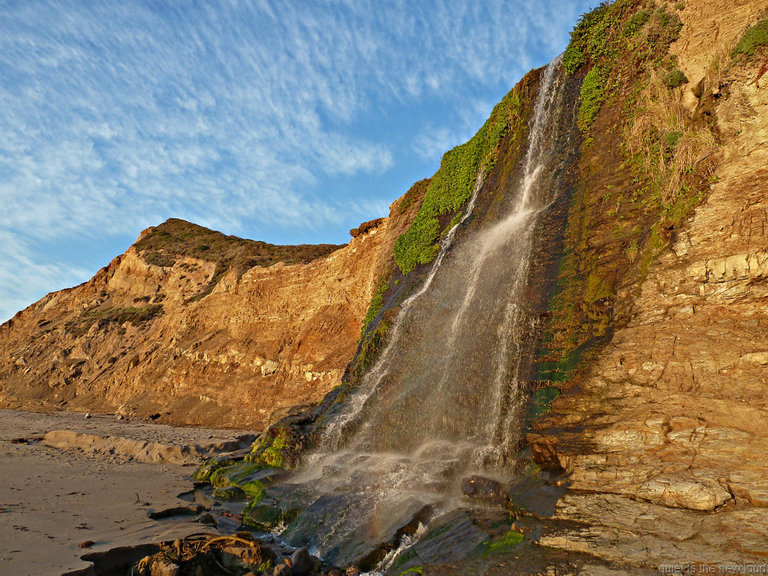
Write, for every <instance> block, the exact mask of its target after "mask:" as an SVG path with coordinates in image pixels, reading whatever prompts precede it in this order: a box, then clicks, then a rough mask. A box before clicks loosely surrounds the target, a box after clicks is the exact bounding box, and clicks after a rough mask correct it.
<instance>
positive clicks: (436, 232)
mask: <svg viewBox="0 0 768 576" xmlns="http://www.w3.org/2000/svg"><path fill="white" fill-rule="evenodd" d="M521 107H522V102H521V99H520V96H519V94H517V92H516V91H515V90H512V91H511V92H510V93H509V94H507V95H506V96H505V97H504V99H503V100H502V101H501V102H500V103H499V104H497V105H496V107H495V108H494V109H493V112H492V113H491V116H490V118H488V120H487V121H486V122H485V124H483V126H482V128H480V130H479V131H478V132H477V134H475V135H474V136H473V137H472V139H470V140H469V141H468V142H466V143H464V144H462V145H460V146H456V147H455V148H454V149H453V150H450V151H448V152H446V153H445V154H444V155H443V159H442V162H441V163H440V169H439V170H438V171H437V172H436V173H435V175H434V176H433V177H432V179H431V180H430V181H429V186H428V187H427V190H426V193H425V196H424V201H423V202H422V204H421V208H420V209H419V212H418V213H417V214H416V217H415V218H414V221H413V223H412V224H411V226H410V228H409V229H408V230H407V231H406V232H405V233H403V234H402V235H401V236H400V237H399V238H398V239H397V241H396V242H395V251H394V256H395V263H396V264H397V266H398V268H399V269H400V271H401V272H402V273H403V274H408V273H409V272H410V271H411V270H413V269H414V268H415V267H416V266H417V265H419V264H428V263H429V262H431V261H432V260H433V259H434V258H435V256H436V255H437V253H438V251H439V245H438V239H439V237H440V222H439V217H440V216H441V215H443V214H448V213H452V212H458V211H460V210H461V209H462V208H463V207H464V204H466V202H467V200H468V199H469V197H470V196H471V194H472V189H473V187H474V185H475V181H476V180H477V176H478V173H479V171H480V170H481V168H483V166H485V165H487V164H488V163H492V162H495V159H496V153H497V149H498V146H499V144H500V143H501V140H502V138H503V137H504V136H505V135H506V134H507V133H508V132H509V130H510V127H511V126H513V125H514V124H515V123H516V122H517V121H518V120H519V116H520V112H521Z"/></svg>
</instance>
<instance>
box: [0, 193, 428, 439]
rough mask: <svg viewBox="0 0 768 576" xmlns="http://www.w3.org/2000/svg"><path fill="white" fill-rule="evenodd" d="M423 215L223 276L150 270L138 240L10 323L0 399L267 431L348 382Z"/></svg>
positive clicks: (0, 341) (9, 403)
mask: <svg viewBox="0 0 768 576" xmlns="http://www.w3.org/2000/svg"><path fill="white" fill-rule="evenodd" d="M417 209H418V203H416V204H414V205H412V206H410V207H409V209H408V210H405V211H403V213H402V214H401V213H400V210H399V209H398V204H397V203H395V204H394V205H393V216H391V217H390V218H387V219H385V220H384V221H383V222H382V223H380V224H379V225H378V226H376V227H375V228H372V229H370V230H368V231H366V232H365V233H363V234H360V235H359V236H358V237H356V238H353V239H352V240H351V241H350V243H349V244H348V245H347V246H345V247H342V248H340V249H338V250H336V251H333V252H331V253H330V254H327V255H325V256H321V257H318V258H315V259H314V260H311V261H309V262H306V263H298V264H285V263H283V262H278V263H276V264H273V265H271V266H267V267H264V266H255V267H251V268H249V269H246V270H245V271H242V270H235V269H234V268H232V269H229V270H228V271H227V272H226V273H224V274H218V275H217V272H218V269H217V262H215V261H211V260H204V259H200V258H195V257H193V256H190V255H184V256H183V257H178V256H177V257H176V261H175V262H174V263H173V264H172V265H170V266H159V265H155V264H150V263H149V262H148V261H147V260H150V261H151V260H152V259H151V258H146V257H145V256H146V255H143V254H142V252H141V250H140V246H141V244H140V243H137V245H136V246H133V247H131V248H130V249H129V250H128V251H127V252H126V253H125V254H123V255H122V256H119V257H118V258H116V259H115V260H114V261H113V262H112V263H111V264H110V265H109V266H108V267H106V268H104V269H102V270H101V271H100V272H99V273H98V274H97V275H96V276H94V278H92V279H91V280H90V281H89V282H87V283H85V284H82V285H80V286H77V287H75V288H72V289H69V290H63V291H61V292H56V293H53V294H50V295H48V296H46V297H45V298H43V299H42V300H41V301H40V302H38V303H36V304H34V305H32V306H30V307H29V308H27V309H26V310H24V311H22V312H20V313H19V314H17V315H16V317H14V318H13V319H12V320H11V321H10V322H8V323H6V324H5V325H3V326H2V327H1V328H0V350H2V353H1V355H0V404H2V405H3V406H5V407H12V408H28V409H65V410H90V411H106V412H111V411H116V410H118V409H120V410H121V412H124V413H126V414H131V413H133V414H135V415H136V416H137V417H147V416H151V415H153V414H160V415H161V417H160V418H161V420H162V421H166V422H169V423H175V424H215V425H218V426H232V427H235V426H238V427H246V426H247V427H251V428H254V429H260V428H262V427H263V426H264V425H265V424H266V423H267V421H268V419H269V417H270V415H271V414H272V413H273V412H274V411H275V410H278V409H280V408H282V407H287V406H293V405H296V404H302V403H311V402H316V401H318V400H319V399H320V398H321V397H322V396H323V395H324V394H325V393H326V392H327V391H328V390H330V389H331V388H333V387H334V386H336V385H338V384H339V383H340V382H341V376H342V374H343V373H344V369H345V367H346V364H347V363H348V362H349V360H351V359H352V356H353V355H354V352H355V349H356V346H357V339H358V337H359V335H360V326H361V322H362V319H363V317H364V316H365V312H366V310H367V307H368V303H369V301H370V299H371V296H372V293H373V290H374V288H375V284H376V280H377V278H378V277H379V275H380V274H381V273H382V271H383V270H384V269H385V268H386V267H387V266H389V265H390V258H391V254H392V246H393V243H394V241H395V239H396V238H397V236H398V235H399V234H400V233H401V232H402V231H403V229H404V228H405V227H406V226H407V225H408V224H409V223H410V221H411V219H412V218H413V215H414V214H415V211H416V210H417ZM175 225H176V226H178V225H179V224H178V221H176V224H175ZM182 225H183V224H182ZM161 228H162V227H161ZM145 236H146V233H142V236H140V240H141V239H142V238H144V237H145ZM137 246H138V247H137ZM325 251H326V252H327V251H328V250H325ZM212 280H213V282H212ZM211 284H213V285H212V286H211Z"/></svg>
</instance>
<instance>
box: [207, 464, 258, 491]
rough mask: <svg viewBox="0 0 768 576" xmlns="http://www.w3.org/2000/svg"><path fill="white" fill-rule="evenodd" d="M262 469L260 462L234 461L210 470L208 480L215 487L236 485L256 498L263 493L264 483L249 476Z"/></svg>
mask: <svg viewBox="0 0 768 576" xmlns="http://www.w3.org/2000/svg"><path fill="white" fill-rule="evenodd" d="M263 469H264V464H262V463H261V462H258V463H256V462H236V463H233V464H230V465H228V466H221V467H219V468H217V469H216V470H214V471H212V472H211V474H210V475H209V478H208V481H209V482H210V483H211V485H212V486H213V487H214V488H217V489H219V488H227V487H230V486H237V487H238V488H240V489H241V490H242V491H243V492H245V493H246V495H248V496H249V497H251V498H256V497H259V496H260V495H263V493H264V485H263V484H262V483H261V482H260V481H258V480H254V479H252V478H251V476H252V475H253V474H255V473H256V472H259V471H261V470H263Z"/></svg>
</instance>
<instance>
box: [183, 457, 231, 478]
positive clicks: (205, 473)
mask: <svg viewBox="0 0 768 576" xmlns="http://www.w3.org/2000/svg"><path fill="white" fill-rule="evenodd" d="M232 464H234V461H233V460H217V459H216V458H211V459H209V460H206V461H205V462H203V464H202V465H201V466H200V468H198V469H197V470H195V473H194V474H192V477H193V478H194V479H195V480H196V481H197V482H210V480H211V474H213V473H214V472H215V471H216V470H218V469H219V468H223V467H224V466H230V465H232Z"/></svg>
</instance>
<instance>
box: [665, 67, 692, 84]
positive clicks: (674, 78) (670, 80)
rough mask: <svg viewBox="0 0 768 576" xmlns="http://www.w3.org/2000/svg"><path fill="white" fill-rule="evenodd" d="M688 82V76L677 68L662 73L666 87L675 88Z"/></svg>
mask: <svg viewBox="0 0 768 576" xmlns="http://www.w3.org/2000/svg"><path fill="white" fill-rule="evenodd" d="M687 82H688V77H687V76H686V75H685V73H684V72H683V71H682V70H680V69H679V68H673V69H672V70H670V71H669V72H667V73H666V74H665V75H664V84H666V85H667V87H668V88H677V87H678V86H681V85H683V84H686V83H687Z"/></svg>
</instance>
